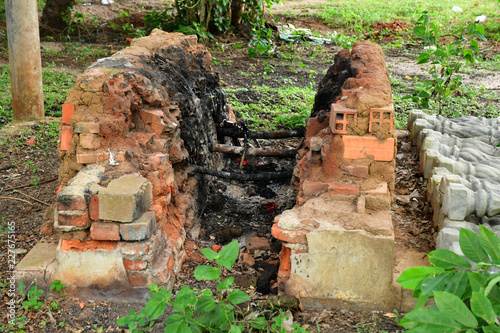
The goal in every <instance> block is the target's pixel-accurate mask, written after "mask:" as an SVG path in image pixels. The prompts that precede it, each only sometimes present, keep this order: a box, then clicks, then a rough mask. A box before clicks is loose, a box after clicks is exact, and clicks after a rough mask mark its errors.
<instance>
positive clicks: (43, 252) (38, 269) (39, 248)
mask: <svg viewBox="0 0 500 333" xmlns="http://www.w3.org/2000/svg"><path fill="white" fill-rule="evenodd" d="M56 249H57V243H46V242H43V241H41V242H38V243H36V245H35V246H34V247H33V248H32V249H31V250H30V251H29V252H28V254H26V256H25V257H24V258H23V259H22V260H21V261H20V262H19V263H18V264H17V265H16V268H15V271H16V280H17V281H23V283H24V285H25V286H29V285H31V283H34V284H36V286H37V287H38V288H39V289H43V290H45V291H47V290H49V288H50V286H51V285H52V282H53V281H54V279H53V278H52V274H53V273H54V272H55V270H56V268H57V261H56Z"/></svg>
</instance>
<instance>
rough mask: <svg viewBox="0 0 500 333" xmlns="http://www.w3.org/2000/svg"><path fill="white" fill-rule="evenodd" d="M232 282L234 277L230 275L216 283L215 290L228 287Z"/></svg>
mask: <svg viewBox="0 0 500 333" xmlns="http://www.w3.org/2000/svg"><path fill="white" fill-rule="evenodd" d="M233 282H234V277H233V276H230V277H228V278H226V279H224V280H222V281H221V282H219V283H218V284H217V290H223V289H229V287H231V286H232V284H233Z"/></svg>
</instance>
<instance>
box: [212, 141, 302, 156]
mask: <svg viewBox="0 0 500 333" xmlns="http://www.w3.org/2000/svg"><path fill="white" fill-rule="evenodd" d="M214 151H215V152H218V153H224V154H236V155H241V154H243V152H246V155H247V156H250V155H252V156H271V157H282V158H294V157H295V155H297V150H295V149H262V148H248V149H245V148H244V147H235V146H226V145H220V144H217V145H215V146H214Z"/></svg>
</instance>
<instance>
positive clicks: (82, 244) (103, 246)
mask: <svg viewBox="0 0 500 333" xmlns="http://www.w3.org/2000/svg"><path fill="white" fill-rule="evenodd" d="M117 246H118V242H110V241H95V240H87V241H81V240H77V239H63V240H62V241H61V250H63V251H73V252H85V251H96V250H105V251H114V250H116V248H117Z"/></svg>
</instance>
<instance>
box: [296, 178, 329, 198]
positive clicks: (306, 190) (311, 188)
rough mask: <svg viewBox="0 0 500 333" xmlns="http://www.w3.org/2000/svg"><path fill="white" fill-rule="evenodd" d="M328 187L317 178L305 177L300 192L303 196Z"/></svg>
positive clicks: (316, 192)
mask: <svg viewBox="0 0 500 333" xmlns="http://www.w3.org/2000/svg"><path fill="white" fill-rule="evenodd" d="M327 188H328V184H327V183H323V182H322V181H319V180H311V179H306V180H304V182H303V183H302V194H303V195H305V196H310V195H316V194H319V193H321V192H322V191H323V190H326V189H327Z"/></svg>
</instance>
